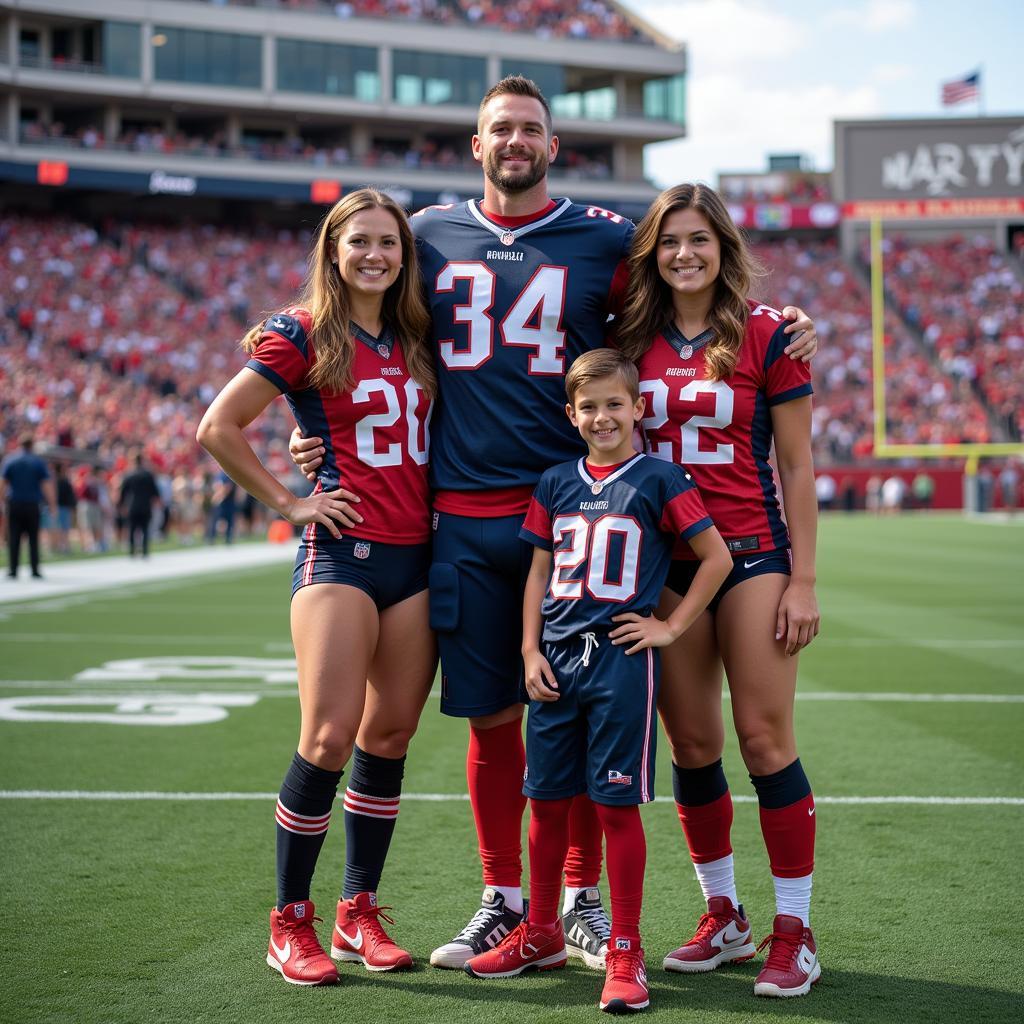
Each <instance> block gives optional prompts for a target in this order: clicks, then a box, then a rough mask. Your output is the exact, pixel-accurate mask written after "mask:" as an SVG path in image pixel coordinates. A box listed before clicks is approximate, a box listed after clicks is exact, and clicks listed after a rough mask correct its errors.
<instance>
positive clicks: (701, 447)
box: [618, 184, 821, 996]
mask: <svg viewBox="0 0 1024 1024" xmlns="http://www.w3.org/2000/svg"><path fill="white" fill-rule="evenodd" d="M630 272H631V277H630V283H629V290H628V292H627V297H626V303H625V310H624V313H623V317H622V321H621V325H620V327H619V330H618V343H619V345H620V346H621V348H622V350H623V351H624V352H625V353H626V354H627V355H628V356H630V358H632V359H634V360H636V362H637V364H638V366H639V368H640V378H641V382H642V383H641V388H642V390H643V391H644V393H645V394H646V396H647V400H648V406H647V416H646V418H645V419H644V429H645V433H646V438H647V443H648V445H649V446H650V448H651V451H652V453H653V454H656V455H659V456H661V457H662V458H667V459H672V460H673V461H676V462H680V463H682V464H683V465H684V466H685V467H686V468H687V469H688V470H689V472H690V473H691V474H692V476H693V478H694V480H695V481H696V483H697V486H698V488H699V489H700V492H701V495H702V497H703V499H704V502H705V504H706V506H707V509H708V512H709V513H710V515H711V517H712V519H713V520H714V522H715V525H716V526H717V527H718V529H719V531H720V532H721V534H722V536H723V537H724V538H725V541H726V544H727V545H728V547H729V550H730V552H731V553H732V555H733V560H734V568H733V571H732V573H731V574H730V575H729V577H728V578H727V579H726V581H725V583H724V584H723V585H722V588H721V590H720V591H719V592H718V594H717V595H716V597H715V599H714V601H713V602H712V604H711V605H710V607H709V610H708V611H706V612H704V613H703V614H702V616H701V618H700V619H698V621H697V622H696V623H694V625H693V626H692V627H691V628H690V630H689V631H688V632H687V633H686V634H685V635H684V636H683V637H681V638H680V639H679V641H677V642H676V643H675V644H674V645H673V646H672V647H670V648H666V649H665V651H664V652H663V673H662V679H663V682H662V688H661V694H660V697H659V701H658V707H659V712H660V714H661V717H662V722H663V724H664V726H665V731H666V733H667V734H668V738H669V743H670V745H671V747H672V759H673V782H674V790H675V797H676V803H677V807H678V811H679V817H680V820H681V822H682V825H683V831H684V833H685V835H686V839H687V842H688V844H689V848H690V854H691V857H692V859H693V862H694V866H695V869H696V872H697V876H698V879H699V881H700V884H701V889H702V891H703V893H704V896H705V898H706V900H707V905H708V909H707V913H706V914H704V915H703V916H702V917H701V920H700V923H699V925H698V927H697V931H696V934H695V935H694V936H693V938H692V939H691V940H690V941H689V942H687V943H686V944H685V945H683V946H682V947H681V948H679V949H677V950H675V951H674V952H672V953H670V954H668V956H667V957H666V958H665V961H664V966H665V969H666V970H670V971H681V972H700V971H710V970H713V969H714V968H715V967H717V966H719V964H721V963H724V962H726V961H730V960H747V959H750V958H751V957H752V956H753V955H754V953H755V947H754V944H753V942H752V941H751V927H750V924H749V922H748V921H747V918H746V915H745V914H744V911H743V907H742V905H741V904H740V902H739V900H738V898H737V895H736V883H735V878H734V874H733V859H732V846H731V842H730V828H731V825H732V800H731V797H730V795H729V788H728V784H727V782H726V779H725V774H724V772H723V770H722V760H721V755H722V749H723V745H724V739H725V738H724V726H723V719H722V671H723V667H724V670H725V674H726V676H727V677H728V680H729V692H730V695H731V698H732V700H731V706H732V714H733V722H734V725H735V728H736V732H737V735H738V738H739V744H740V752H741V754H742V756H743V760H744V763H745V764H746V767H747V769H748V771H749V772H750V777H751V781H752V782H753V784H754V788H755V791H756V793H757V798H758V803H759V805H760V818H761V830H762V834H763V836H764V840H765V844H766V846H767V848H768V858H769V862H770V865H771V871H772V877H773V880H774V883H775V895H776V917H775V921H774V926H773V928H772V933H771V935H770V936H769V938H768V939H766V940H765V941H766V943H770V945H771V949H770V952H769V954H768V958H767V961H766V963H765V966H764V968H763V970H762V971H761V972H760V974H759V975H758V977H757V981H756V983H755V985H754V991H755V993H757V994H759V995H773V996H792V995H805V994H806V993H807V992H809V991H810V987H811V985H812V984H813V983H814V982H815V981H816V980H817V979H818V977H819V975H820V973H821V969H820V967H819V965H818V960H817V952H816V947H815V942H814V938H813V935H812V933H811V930H810V921H809V909H810V896H811V874H812V870H813V864H814V799H813V797H812V795H811V788H810V784H809V783H808V781H807V777H806V775H805V774H804V771H803V768H802V767H801V764H800V759H799V757H798V756H797V748H796V739H795V737H794V732H793V702H794V697H795V692H796V676H797V657H796V655H797V652H798V651H800V650H801V649H802V648H803V647H805V646H806V645H807V644H808V643H810V642H811V639H812V638H813V637H814V636H815V635H816V634H817V632H818V621H819V615H818V603H817V598H816V597H815V592H814V583H815V543H816V532H817V505H816V501H815V491H814V473H813V465H812V459H811V398H810V395H811V383H810V370H809V368H808V367H807V366H806V365H805V364H804V363H803V362H800V361H799V360H796V359H793V358H787V357H786V354H785V353H784V348H785V345H786V342H787V340H788V339H787V336H786V334H785V330H786V327H787V322H786V320H785V318H784V317H783V315H782V314H781V313H780V312H778V311H777V310H775V309H772V308H771V307H769V306H765V305H761V304H759V303H757V302H754V301H753V300H751V299H750V298H749V297H748V296H749V293H750V290H751V286H752V284H753V283H754V279H755V278H756V277H757V276H758V274H759V267H758V264H757V262H756V260H755V258H754V257H753V256H752V254H751V253H750V251H749V249H748V248H747V245H746V243H745V241H744V239H743V236H742V235H741V234H740V232H739V231H738V230H737V228H736V226H735V224H734V223H733V221H732V218H731V217H730V216H729V213H728V211H727V209H726V208H725V205H724V204H723V202H722V200H721V199H720V197H719V196H718V195H717V193H715V192H714V191H713V190H712V189H710V188H708V187H706V186H704V185H689V184H687V185H679V186H677V187H675V188H671V189H668V190H666V191H665V192H663V193H661V195H660V196H658V198H657V199H656V200H655V201H654V203H653V205H652V206H651V208H650V210H649V211H648V213H647V215H646V216H645V217H644V219H643V220H642V221H641V222H640V224H639V225H638V227H637V231H636V236H635V239H634V242H633V249H632V253H631V256H630ZM773 440H774V445H775V453H776V467H777V469H778V476H779V480H780V482H781V486H782V496H783V499H784V502H785V509H786V520H785V521H783V519H782V516H781V513H780V509H779V502H778V500H777V498H776V494H775V483H774V473H773V467H772V465H771V464H770V463H769V461H768V456H769V450H770V448H771V446H772V442H773ZM787 526H788V529H787ZM697 564H698V563H697V562H696V561H694V560H693V556H692V553H690V552H686V551H682V550H681V551H680V552H678V553H677V560H676V561H674V562H673V569H672V572H671V573H670V575H669V580H668V585H667V588H666V590H665V592H664V594H663V599H662V604H661V607H660V609H659V612H658V614H659V616H660V615H664V614H668V613H669V612H670V611H671V609H672V608H673V607H675V605H676V604H678V603H679V601H680V600H681V598H680V595H681V594H684V593H685V592H686V589H687V586H688V585H689V581H690V580H691V579H692V577H693V572H694V569H695V567H696V565H697Z"/></svg>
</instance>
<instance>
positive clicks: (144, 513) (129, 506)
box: [117, 452, 161, 558]
mask: <svg viewBox="0 0 1024 1024" xmlns="http://www.w3.org/2000/svg"><path fill="white" fill-rule="evenodd" d="M160 504H161V502H160V489H159V488H158V487H157V485H156V477H155V476H153V474H152V473H151V472H150V470H149V469H148V468H147V466H146V464H145V461H144V460H143V457H142V453H141V452H139V453H138V454H137V455H136V456H135V468H134V469H133V470H132V471H131V472H130V473H129V474H128V475H127V476H125V478H124V479H123V480H122V481H121V495H120V497H119V498H118V502H117V507H118V512H119V513H120V515H121V516H122V517H123V519H124V522H125V525H126V526H127V528H128V557H129V558H134V557H135V541H136V538H137V537H138V538H139V539H140V544H139V549H140V552H141V554H142V557H143V558H149V528H150V525H151V524H152V522H153V514H154V512H155V511H156V510H157V509H158V508H159V507H160Z"/></svg>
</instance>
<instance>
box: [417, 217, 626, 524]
mask: <svg viewBox="0 0 1024 1024" xmlns="http://www.w3.org/2000/svg"><path fill="white" fill-rule="evenodd" d="M522 220H523V219H522V218H517V219H516V221H515V222H514V223H515V226H509V224H504V225H503V224H500V223H497V222H496V221H494V220H492V219H490V218H489V217H488V216H487V215H486V214H485V213H484V212H483V210H482V209H481V206H480V204H479V202H477V201H475V200H471V201H469V202H467V203H460V204H459V205H457V206H450V207H430V208H428V209H427V210H423V211H421V212H420V213H418V214H417V215H416V216H414V217H413V218H412V227H413V230H414V232H415V234H416V238H417V247H418V251H419V258H420V267H421V271H422V274H423V278H424V281H425V284H426V290H427V296H428V300H429V303H430V312H431V318H432V322H433V339H434V343H435V345H436V346H437V376H438V392H439V393H438V399H439V400H438V403H437V409H436V410H435V413H434V420H433V423H432V427H431V429H432V432H433V447H432V450H431V453H430V454H431V466H430V469H431V480H432V482H433V485H434V487H435V489H436V490H437V491H439V492H440V493H439V495H438V496H437V499H436V505H437V507H438V508H440V509H442V511H451V512H461V511H464V510H463V509H462V508H461V507H449V506H447V505H446V504H445V499H446V492H484V491H494V490H507V489H510V488H513V489H519V491H518V492H516V497H517V498H518V500H519V506H518V508H511V507H510V508H506V510H505V512H503V513H502V514H512V513H514V512H516V511H523V510H524V509H525V507H526V503H527V502H528V500H529V493H530V489H532V487H533V486H534V485H535V484H536V483H537V480H538V479H539V478H540V475H541V473H542V472H544V470H545V469H547V468H548V467H550V466H554V465H557V464H558V463H560V462H565V461H566V460H567V459H572V458H575V457H577V456H579V455H581V454H583V452H584V448H583V445H582V442H581V440H580V436H579V434H578V433H577V432H576V430H575V429H574V428H573V426H572V424H571V423H570V422H569V420H568V418H567V417H566V416H565V414H564V412H563V409H564V406H565V391H564V385H563V382H564V377H565V372H566V370H567V369H568V368H569V366H570V365H571V363H572V361H573V360H574V359H575V358H576V357H577V356H579V355H581V354H582V353H584V352H587V351H589V350H590V349H593V348H600V347H601V346H602V345H604V343H605V324H606V322H607V320H608V315H609V311H610V309H613V308H614V302H615V296H616V295H617V293H618V291H619V289H620V287H621V286H622V284H623V282H624V270H623V267H624V264H623V260H624V259H625V257H626V255H627V253H628V251H629V245H630V240H631V238H632V234H633V225H632V224H631V223H630V222H629V221H628V220H626V219H625V218H623V217H620V216H618V215H617V214H614V213H609V212H608V211H607V210H602V209H600V208H598V207H593V206H589V207H588V206H579V205H577V204H575V203H573V202H570V201H569V200H568V199H559V200H554V201H552V203H551V204H550V206H549V208H548V209H547V210H545V211H542V212H540V213H539V214H538V215H537V216H536V217H535V218H533V219H530V220H528V221H526V222H525V223H523V222H522ZM510 223H511V222H510ZM520 492H521V493H520ZM458 497H459V496H457V495H456V500H457V499H458Z"/></svg>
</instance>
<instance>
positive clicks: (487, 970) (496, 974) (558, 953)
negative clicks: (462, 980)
mask: <svg viewBox="0 0 1024 1024" xmlns="http://www.w3.org/2000/svg"><path fill="white" fill-rule="evenodd" d="M567 959H568V955H567V954H566V952H565V930H564V929H563V928H562V920H561V918H559V919H558V921H556V922H555V923H554V924H553V925H552V926H551V927H550V928H541V927H540V926H539V925H535V924H530V922H529V921H523V923H522V924H520V925H519V926H518V927H517V928H515V929H513V930H512V931H510V932H509V933H508V935H506V936H505V938H503V939H502V940H501V942H499V943H498V945H497V946H495V947H494V949H489V950H487V952H486V953H479V954H477V955H476V956H474V957H470V958H469V959H468V960H467V961H466V966H465V968H464V970H465V972H466V973H467V974H468V975H469V976H470V977H471V978H514V977H516V975H518V974H522V973H523V971H551V970H554V969H555V968H556V967H564V966H565V961H566V960H567Z"/></svg>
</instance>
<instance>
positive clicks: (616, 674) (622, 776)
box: [523, 630, 660, 806]
mask: <svg viewBox="0 0 1024 1024" xmlns="http://www.w3.org/2000/svg"><path fill="white" fill-rule="evenodd" d="M541 652H542V653H543V655H544V657H545V658H547V659H548V663H549V664H550V665H551V669H552V671H553V672H554V674H555V679H556V680H558V691H559V693H560V694H561V696H560V697H559V698H558V700H555V701H539V700H531V701H530V712H529V717H528V718H527V720H526V777H525V779H524V781H523V793H524V794H525V795H526V796H528V797H532V798H533V799H536V800H564V799H566V798H568V797H572V796H576V795H577V794H579V793H586V794H587V795H588V796H589V797H590V799H591V800H593V801H594V802H595V803H599V804H621V805H624V806H632V805H634V804H644V803H647V802H648V801H650V800H653V799H654V755H655V749H656V741H657V728H658V726H657V721H658V714H657V705H658V677H659V671H660V659H659V657H658V652H657V651H654V650H651V649H650V648H647V649H646V650H643V651H639V652H637V653H636V654H626V649H625V646H621V647H615V646H613V645H612V642H611V640H610V639H609V638H608V634H607V632H605V631H603V630H594V631H593V632H590V633H580V634H577V635H575V636H573V637H571V638H569V639H567V640H559V641H557V642H549V641H545V642H544V643H542V644H541Z"/></svg>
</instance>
